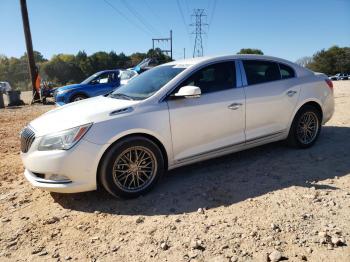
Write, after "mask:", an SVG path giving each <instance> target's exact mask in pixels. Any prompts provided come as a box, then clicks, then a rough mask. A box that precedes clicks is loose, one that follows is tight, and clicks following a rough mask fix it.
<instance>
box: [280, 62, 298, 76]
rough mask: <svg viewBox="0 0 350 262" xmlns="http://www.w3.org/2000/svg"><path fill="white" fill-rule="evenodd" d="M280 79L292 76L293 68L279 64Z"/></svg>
mask: <svg viewBox="0 0 350 262" xmlns="http://www.w3.org/2000/svg"><path fill="white" fill-rule="evenodd" d="M279 66H280V71H281V76H282V79H287V78H292V77H294V76H295V73H294V70H293V69H292V68H291V67H289V66H286V65H284V64H279Z"/></svg>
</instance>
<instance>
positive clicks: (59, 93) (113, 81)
mask: <svg viewBox="0 0 350 262" xmlns="http://www.w3.org/2000/svg"><path fill="white" fill-rule="evenodd" d="M122 71H124V70H119V69H118V70H105V71H101V72H98V73H96V74H93V75H92V76H90V77H88V78H87V79H85V80H84V81H83V82H81V83H80V84H74V85H67V86H63V87H59V88H57V89H56V90H55V93H54V98H55V102H56V104H57V105H60V106H62V105H65V104H68V103H71V102H75V101H79V100H82V99H86V98H89V97H93V96H99V95H105V94H108V93H110V92H112V91H113V90H114V89H116V88H118V87H119V86H120V83H121V77H120V76H121V72H122ZM123 75H124V74H123Z"/></svg>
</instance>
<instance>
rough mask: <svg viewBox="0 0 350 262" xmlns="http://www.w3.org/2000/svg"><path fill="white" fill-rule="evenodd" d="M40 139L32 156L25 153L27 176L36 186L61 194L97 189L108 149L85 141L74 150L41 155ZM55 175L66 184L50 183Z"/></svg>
mask: <svg viewBox="0 0 350 262" xmlns="http://www.w3.org/2000/svg"><path fill="white" fill-rule="evenodd" d="M39 143H40V138H38V139H36V140H35V141H34V142H33V144H32V146H31V148H30V150H29V151H28V153H22V154H21V157H22V161H23V164H24V166H25V171H24V176H25V177H26V179H27V180H28V181H29V182H30V183H31V184H32V185H33V186H34V187H38V188H41V189H45V190H48V191H52V192H58V193H78V192H84V191H91V190H95V189H96V188H97V183H96V174H97V167H98V163H99V160H100V158H101V156H102V154H103V151H104V149H105V148H104V145H97V144H94V143H91V142H89V141H87V140H84V138H83V139H82V140H81V141H79V143H78V144H77V145H75V146H74V147H73V148H71V149H70V150H67V151H66V150H52V151H38V150H36V148H37V145H38V144H39ZM51 175H57V176H64V177H66V178H67V179H65V180H57V181H56V180H50V179H49V177H50V176H51Z"/></svg>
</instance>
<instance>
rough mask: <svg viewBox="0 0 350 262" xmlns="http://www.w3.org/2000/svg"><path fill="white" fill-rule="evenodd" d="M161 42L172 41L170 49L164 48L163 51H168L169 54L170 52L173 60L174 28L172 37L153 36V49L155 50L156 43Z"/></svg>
mask: <svg viewBox="0 0 350 262" xmlns="http://www.w3.org/2000/svg"><path fill="white" fill-rule="evenodd" d="M159 42H170V49H164V50H163V49H162V50H161V51H162V52H163V53H166V54H167V55H169V54H170V58H171V60H173V30H170V37H166V38H152V49H153V50H154V46H155V45H154V43H159Z"/></svg>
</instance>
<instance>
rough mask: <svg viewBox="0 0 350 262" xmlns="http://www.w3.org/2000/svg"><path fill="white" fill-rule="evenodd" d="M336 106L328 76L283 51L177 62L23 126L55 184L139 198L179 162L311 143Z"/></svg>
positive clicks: (36, 175)
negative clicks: (285, 57)
mask: <svg viewBox="0 0 350 262" xmlns="http://www.w3.org/2000/svg"><path fill="white" fill-rule="evenodd" d="M333 111H334V97H333V85H332V82H331V81H330V80H329V79H328V78H327V76H325V75H323V74H318V73H314V72H312V71H309V70H308V69H305V68H303V67H300V66H298V65H296V64H294V63H291V62H289V61H286V60H283V59H279V58H274V57H268V56H260V55H236V56H235V55H233V56H220V57H211V58H196V59H188V60H182V61H174V62H170V63H167V64H164V65H161V66H157V67H155V68H153V69H151V70H149V71H147V72H145V73H143V74H141V75H140V76H138V77H136V78H134V79H132V80H131V81H130V82H129V83H128V84H126V85H124V86H122V87H120V88H118V89H117V90H116V91H114V92H112V93H110V94H109V95H105V96H99V97H95V98H91V99H86V100H82V101H78V102H74V103H72V104H68V105H65V106H62V107H59V108H56V109H54V110H51V111H49V112H47V113H46V114H44V115H42V116H40V117H39V118H37V119H35V120H34V121H32V122H31V123H30V124H29V125H28V126H27V127H25V128H24V129H23V131H22V132H21V151H22V152H21V156H22V160H23V163H24V166H25V172H24V175H25V177H26V178H27V179H28V180H29V182H30V183H31V184H32V185H33V186H35V187H38V188H42V189H46V190H50V191H54V192H61V193H73V192H82V191H89V190H95V189H96V188H97V187H98V186H102V187H103V188H105V189H106V190H107V191H108V192H109V193H111V194H112V195H114V196H118V197H125V198H130V197H137V196H139V195H141V194H144V193H145V192H147V191H149V190H150V189H151V188H152V187H153V186H154V185H155V184H156V182H157V181H158V180H159V178H160V177H161V176H162V175H163V174H164V173H165V172H166V171H167V170H169V169H173V168H176V167H179V166H183V165H187V164H191V163H194V162H198V161H202V160H206V159H209V158H213V157H218V156H221V155H224V154H229V153H232V152H236V151H240V150H244V149H247V148H251V147H256V146H259V145H262V144H266V143H270V142H274V141H278V140H286V141H287V142H288V144H290V145H292V146H294V147H297V148H307V147H310V146H312V145H313V144H314V143H315V141H316V140H317V138H318V136H319V134H320V131H321V126H322V124H324V123H325V122H327V121H328V120H329V119H330V118H331V116H332V114H333Z"/></svg>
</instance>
